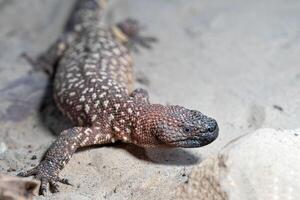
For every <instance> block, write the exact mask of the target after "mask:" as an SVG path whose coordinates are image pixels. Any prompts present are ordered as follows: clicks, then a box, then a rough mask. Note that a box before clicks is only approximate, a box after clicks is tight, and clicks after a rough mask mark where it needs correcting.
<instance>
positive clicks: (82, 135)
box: [19, 0, 218, 194]
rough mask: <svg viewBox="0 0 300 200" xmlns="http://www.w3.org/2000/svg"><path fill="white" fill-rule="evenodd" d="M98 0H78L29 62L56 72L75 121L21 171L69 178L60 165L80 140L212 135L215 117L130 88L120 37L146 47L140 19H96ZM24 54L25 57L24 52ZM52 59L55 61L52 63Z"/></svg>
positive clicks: (58, 98) (190, 141)
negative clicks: (112, 22) (111, 23)
mask: <svg viewBox="0 0 300 200" xmlns="http://www.w3.org/2000/svg"><path fill="white" fill-rule="evenodd" d="M104 3H105V2H104V1H96V0H78V2H77V4H76V6H75V8H74V11H73V13H72V15H71V17H70V19H69V21H68V23H67V26H66V30H65V32H64V34H63V36H62V37H61V38H59V39H58V40H57V42H56V43H55V44H53V45H52V46H51V47H50V48H49V50H48V51H47V52H46V53H45V54H43V55H42V56H40V57H39V58H38V59H37V61H36V62H34V61H32V60H31V62H34V65H40V66H42V67H43V68H44V69H45V70H46V71H48V72H49V73H50V74H51V73H53V71H55V73H54V94H53V95H54V99H55V102H56V105H57V106H58V108H59V109H60V110H61V112H62V113H63V114H64V115H65V116H66V117H68V118H69V119H70V120H71V121H72V122H73V124H74V127H73V128H70V129H67V130H65V131H63V132H62V133H61V135H60V136H59V138H58V139H57V140H56V141H55V142H54V143H53V144H52V145H51V146H50V148H49V149H48V151H47V152H46V154H45V156H44V158H43V160H42V161H41V162H40V163H39V165H37V166H36V167H34V168H33V169H31V170H29V171H27V172H21V173H19V175H20V176H31V175H33V176H35V178H36V179H39V180H41V187H40V193H41V194H45V192H46V191H47V188H48V184H50V186H51V188H52V191H53V192H58V184H57V182H61V183H64V184H69V182H68V180H67V179H62V178H60V177H59V172H60V171H61V170H62V169H63V168H64V166H65V165H66V164H67V163H68V161H69V160H70V159H71V157H72V155H73V153H74V152H75V151H76V150H78V149H79V148H82V147H86V146H91V145H96V144H107V143H114V142H115V141H123V142H126V143H133V144H135V145H138V146H141V147H186V148H192V147H201V146H204V145H207V144H209V143H211V142H212V141H214V140H215V139H216V138H217V136H218V125H217V122H216V121H215V120H214V119H212V118H209V117H207V116H205V115H203V114H202V113H201V112H199V111H195V110H189V109H186V108H183V107H180V106H163V105H160V104H151V103H150V102H149V98H148V93H147V91H145V90H143V89H135V90H133V91H132V87H133V85H132V83H133V69H132V58H131V56H130V52H129V49H128V48H127V46H126V44H132V43H134V42H135V43H139V44H141V45H142V46H144V47H148V46H149V45H148V44H147V42H151V41H154V39H153V38H150V37H148V38H147V37H141V36H139V35H138V32H139V31H138V28H139V27H138V23H137V22H136V21H135V20H125V21H123V22H121V23H119V24H117V26H115V27H113V28H111V29H104V28H102V27H100V25H98V24H99V20H100V18H101V13H102V12H101V11H102V8H103V6H104ZM28 59H30V58H28ZM55 66H56V67H55Z"/></svg>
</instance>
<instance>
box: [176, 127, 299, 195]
mask: <svg viewBox="0 0 300 200" xmlns="http://www.w3.org/2000/svg"><path fill="white" fill-rule="evenodd" d="M299 135H300V130H282V131H281V130H274V129H261V130H258V131H256V132H254V133H251V134H247V135H246V136H243V137H241V138H239V139H237V140H236V141H234V142H232V143H229V144H228V145H227V146H226V147H225V148H224V149H223V150H222V151H221V152H220V153H219V154H218V156H215V157H212V158H209V159H207V160H206V161H204V162H203V163H201V165H199V166H198V167H196V168H195V169H194V170H193V172H192V173H191V175H190V178H189V180H188V182H187V183H186V184H184V185H182V186H181V187H179V189H178V191H177V195H178V197H179V199H186V200H188V199H199V200H201V199H216V200H223V199H231V200H240V199H243V200H256V199H258V200H263V199H291V200H296V199H299V197H300V175H299V173H298V170H299V167H300V157H299V154H300V137H299Z"/></svg>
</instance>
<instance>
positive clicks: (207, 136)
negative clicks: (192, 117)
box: [170, 128, 219, 148]
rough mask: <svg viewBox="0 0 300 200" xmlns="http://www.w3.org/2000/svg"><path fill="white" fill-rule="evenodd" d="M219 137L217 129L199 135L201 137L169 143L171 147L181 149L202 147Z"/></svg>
mask: <svg viewBox="0 0 300 200" xmlns="http://www.w3.org/2000/svg"><path fill="white" fill-rule="evenodd" d="M218 135H219V128H216V129H215V130H214V131H212V132H205V133H201V135H198V136H193V137H192V138H186V139H180V140H175V141H172V142H170V145H171V146H175V147H183V148H197V147H203V146H205V145H208V144H210V143H212V142H213V141H214V140H215V139H216V138H217V137H218Z"/></svg>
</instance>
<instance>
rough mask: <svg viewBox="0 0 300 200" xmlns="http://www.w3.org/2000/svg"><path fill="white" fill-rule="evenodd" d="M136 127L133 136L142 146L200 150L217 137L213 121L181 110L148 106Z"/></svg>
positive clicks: (192, 112) (215, 125)
mask: <svg viewBox="0 0 300 200" xmlns="http://www.w3.org/2000/svg"><path fill="white" fill-rule="evenodd" d="M138 123H139V124H138V127H139V128H138V129H136V132H135V133H134V135H133V136H134V137H135V138H136V140H138V141H139V143H141V144H142V146H143V144H149V145H144V146H163V147H184V148H194V147H202V146H205V145H207V144H209V143H211V142H213V141H214V140H215V139H216V138H217V137H218V133H219V128H218V124H217V122H216V120H214V119H212V118H210V117H207V116H205V115H204V114H202V113H201V112H199V111H196V110H189V109H186V108H184V107H181V106H162V105H158V104H152V105H149V108H148V109H147V111H146V112H144V114H143V115H142V116H141V117H140V120H139V121H138Z"/></svg>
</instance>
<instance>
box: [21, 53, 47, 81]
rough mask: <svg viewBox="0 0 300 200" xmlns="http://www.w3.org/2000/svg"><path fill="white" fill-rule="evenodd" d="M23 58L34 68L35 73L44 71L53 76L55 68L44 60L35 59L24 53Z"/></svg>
mask: <svg viewBox="0 0 300 200" xmlns="http://www.w3.org/2000/svg"><path fill="white" fill-rule="evenodd" d="M21 56H22V57H23V58H24V59H25V60H26V61H27V62H28V63H29V64H30V65H31V66H32V68H33V70H34V71H44V72H45V73H47V74H48V75H50V76H51V75H52V74H53V67H52V66H51V65H49V64H48V63H47V62H45V61H43V59H42V58H38V59H34V58H32V57H31V56H29V55H28V54H27V53H22V54H21Z"/></svg>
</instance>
